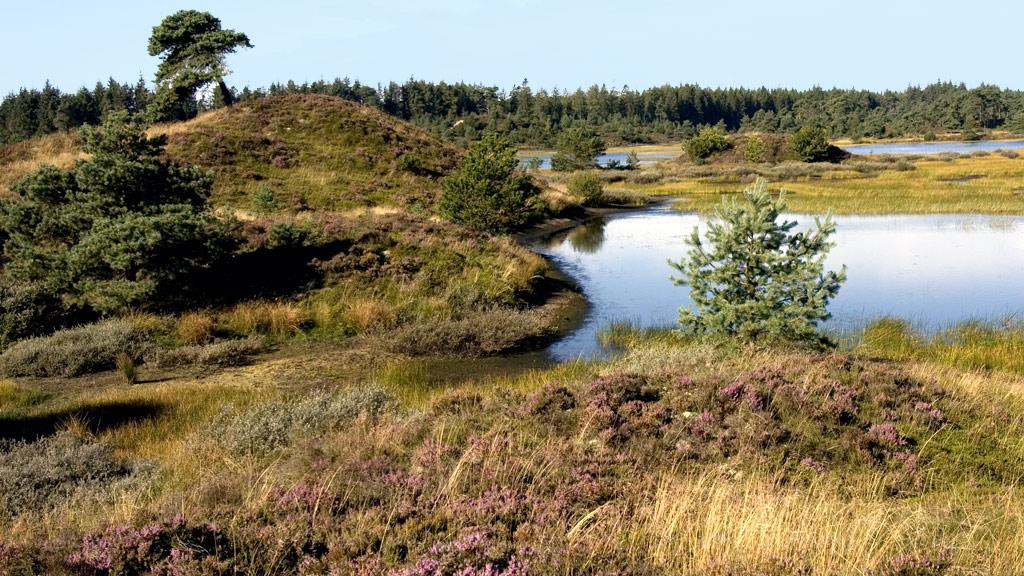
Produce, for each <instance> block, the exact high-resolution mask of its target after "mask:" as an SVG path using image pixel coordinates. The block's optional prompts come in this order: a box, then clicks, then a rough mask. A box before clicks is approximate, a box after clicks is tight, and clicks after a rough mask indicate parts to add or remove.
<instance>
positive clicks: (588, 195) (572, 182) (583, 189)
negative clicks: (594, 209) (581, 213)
mask: <svg viewBox="0 0 1024 576" xmlns="http://www.w3.org/2000/svg"><path fill="white" fill-rule="evenodd" d="M568 188H569V193H570V194H572V195H573V196H576V197H577V198H579V199H580V201H581V202H582V203H583V205H584V206H597V205H599V204H601V202H603V201H604V181H603V180H601V177H600V176H598V175H597V174H594V173H593V172H578V173H576V174H573V175H572V178H571V179H569V187H568Z"/></svg>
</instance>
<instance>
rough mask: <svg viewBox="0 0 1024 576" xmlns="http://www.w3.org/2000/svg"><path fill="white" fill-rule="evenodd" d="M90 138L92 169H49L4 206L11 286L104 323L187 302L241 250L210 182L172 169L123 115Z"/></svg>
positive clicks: (158, 143)
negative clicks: (216, 210) (215, 207)
mask: <svg viewBox="0 0 1024 576" xmlns="http://www.w3.org/2000/svg"><path fill="white" fill-rule="evenodd" d="M82 137H83V139H84V141H85V151H86V152H87V153H89V154H90V155H91V156H90V158H89V159H88V160H83V161H80V162H78V163H77V164H75V166H74V167H73V168H71V169H70V170H60V169H57V168H54V167H52V166H47V167H43V168H41V169H39V170H37V171H36V172H34V173H32V174H29V175H28V176H26V177H25V178H23V179H22V180H21V181H19V182H18V183H17V184H15V185H14V187H13V192H14V194H13V195H12V196H10V197H6V198H3V199H0V228H2V229H3V230H4V232H6V233H7V234H8V235H9V238H8V240H7V241H6V242H5V244H4V247H3V248H4V256H5V258H6V259H7V262H6V264H5V266H4V275H5V277H6V279H7V281H8V282H12V283H21V284H33V285H37V286H40V287H41V288H42V289H43V290H44V291H45V292H46V293H48V294H51V295H53V296H54V297H58V298H59V299H60V300H62V301H64V302H69V303H72V304H75V305H78V306H81V307H83V308H86V309H89V310H92V311H94V312H98V313H103V314H105V313H114V312H121V311H125V310H128V309H130V308H135V307H146V306H165V305H168V304H169V303H170V302H181V301H182V300H183V299H185V298H187V297H188V292H189V290H188V289H189V288H192V287H193V286H192V284H191V280H192V279H193V278H195V276H196V275H197V273H199V272H201V271H205V270H207V269H208V268H210V267H211V266H214V265H215V264H217V263H218V262H220V261H221V260H222V259H224V258H226V257H227V256H229V255H230V254H231V253H232V252H233V250H234V249H235V248H236V247H237V245H238V239H237V235H236V234H235V233H234V231H233V227H232V225H231V223H230V222H228V221H224V220H222V219H220V218H218V217H216V216H215V215H214V214H213V212H212V211H211V210H209V209H208V208H207V204H206V202H207V198H208V196H209V195H210V189H211V184H212V180H211V177H210V175H209V174H207V173H206V172H204V171H202V170H200V169H198V168H194V167H182V166H178V165H176V164H174V163H172V162H170V161H168V160H167V159H166V158H165V157H164V156H163V145H164V141H163V140H162V139H157V138H149V137H147V136H146V132H145V127H144V126H142V125H140V124H136V123H133V122H129V121H128V120H126V118H125V116H123V115H117V114H112V115H109V118H108V120H107V121H106V122H105V123H104V125H103V127H102V128H89V129H84V130H83V131H82Z"/></svg>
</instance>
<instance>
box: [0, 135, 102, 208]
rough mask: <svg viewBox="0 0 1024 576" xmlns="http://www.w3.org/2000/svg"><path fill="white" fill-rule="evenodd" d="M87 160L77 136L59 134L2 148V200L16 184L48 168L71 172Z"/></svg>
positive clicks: (0, 190) (0, 184)
mask: <svg viewBox="0 0 1024 576" xmlns="http://www.w3.org/2000/svg"><path fill="white" fill-rule="evenodd" d="M85 157H86V154H85V152H83V151H82V148H81V144H80V143H79V142H78V136H77V135H76V134H75V133H65V132H59V133H56V134H49V135H47V136H42V137H40V138H35V139H32V140H29V141H26V142H19V143H17V144H10V145H7V146H0V196H6V195H8V194H10V190H11V186H13V185H14V183H15V182H17V181H18V180H20V179H21V178H22V177H23V176H25V175H27V174H29V173H30V172H34V171H35V170H38V169H39V168H40V167H42V166H44V165H51V166H56V167H58V168H69V167H71V165H72V164H74V163H75V161H76V160H81V159H83V158H85Z"/></svg>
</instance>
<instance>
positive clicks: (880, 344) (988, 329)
mask: <svg viewBox="0 0 1024 576" xmlns="http://www.w3.org/2000/svg"><path fill="white" fill-rule="evenodd" d="M856 352H857V353H859V354H863V355H867V356H873V357H879V358H887V359H894V360H903V359H916V360H931V361H936V362H941V363H943V364H949V365H952V366H957V367H960V368H965V369H969V370H1006V371H1009V372H1015V373H1018V374H1024V324H1021V323H1018V322H1012V323H1007V324H1003V325H995V324H991V323H984V322H965V323H962V324H959V325H957V326H954V327H952V328H948V329H946V330H943V331H941V332H938V333H937V334H935V335H934V336H931V337H925V336H924V335H922V334H921V333H920V332H918V331H915V330H914V329H913V327H911V326H910V324H909V323H907V322H905V321H902V320H898V319H894V318H883V319H881V320H878V321H876V322H874V323H872V324H870V325H868V326H867V327H866V328H865V329H864V332H863V334H862V335H861V336H860V341H859V343H858V344H857V346H856Z"/></svg>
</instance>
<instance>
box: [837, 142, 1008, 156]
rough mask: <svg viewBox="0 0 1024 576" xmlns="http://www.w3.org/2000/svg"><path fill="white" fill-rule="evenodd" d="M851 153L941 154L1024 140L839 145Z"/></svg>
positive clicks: (1001, 146) (989, 148)
mask: <svg viewBox="0 0 1024 576" xmlns="http://www.w3.org/2000/svg"><path fill="white" fill-rule="evenodd" d="M840 148H842V149H843V150H846V151H847V152H849V153H851V154H857V155H863V154H901V155H910V154H943V153H946V152H956V153H958V154H970V153H971V152H980V151H989V152H991V151H993V150H1017V149H1020V148H1024V140H986V141H980V142H903V143H885V144H851V145H848V146H840Z"/></svg>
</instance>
